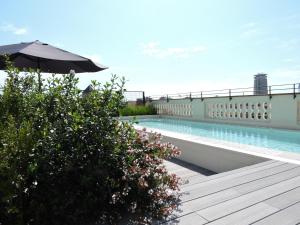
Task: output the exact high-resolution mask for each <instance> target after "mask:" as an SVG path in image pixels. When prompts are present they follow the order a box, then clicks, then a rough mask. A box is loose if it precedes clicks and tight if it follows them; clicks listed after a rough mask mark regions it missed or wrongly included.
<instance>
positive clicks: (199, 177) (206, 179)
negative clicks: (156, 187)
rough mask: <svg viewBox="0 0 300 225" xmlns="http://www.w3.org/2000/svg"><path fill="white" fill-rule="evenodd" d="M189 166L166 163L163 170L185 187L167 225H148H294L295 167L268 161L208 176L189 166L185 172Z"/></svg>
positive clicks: (298, 185) (299, 183) (299, 213)
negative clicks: (168, 170)
mask: <svg viewBox="0 0 300 225" xmlns="http://www.w3.org/2000/svg"><path fill="white" fill-rule="evenodd" d="M189 166H190V165H189V164H184V163H183V164H182V163H179V164H176V162H173V161H171V162H167V163H166V167H167V169H169V168H170V170H171V171H174V172H175V173H176V172H177V174H178V175H179V176H182V177H183V178H184V179H186V180H189V181H191V182H190V183H189V184H182V191H183V195H182V196H181V197H180V198H181V200H182V201H181V203H180V204H179V206H178V210H176V211H175V212H174V213H173V214H172V216H170V217H169V218H168V219H167V220H165V221H159V222H156V223H154V224H179V225H184V224H193V225H194V224H195V225H197V224H200V225H201V224H207V225H212V224H214V225H216V224H222V225H226V224H232V225H240V224H252V223H253V224H268V225H273V224H275V225H276V224H280V225H285V224H297V222H300V210H299V207H300V206H298V205H299V204H300V203H299V202H300V166H298V165H293V164H288V163H283V162H278V161H274V160H270V161H266V162H263V163H259V164H256V165H253V166H247V167H244V168H241V169H237V170H232V171H229V172H225V173H220V174H216V175H211V176H207V175H208V174H209V175H210V173H209V172H207V171H205V170H202V168H200V167H193V166H191V168H192V169H191V170H190V169H189ZM197 170H198V171H199V173H197V172H198V171H197ZM193 182H194V183H193ZM185 194H186V195H185ZM187 196H188V197H187ZM279 217H280V218H281V219H278V218H279ZM282 217H283V218H282ZM285 217H288V218H285Z"/></svg>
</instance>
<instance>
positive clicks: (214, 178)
mask: <svg viewBox="0 0 300 225" xmlns="http://www.w3.org/2000/svg"><path fill="white" fill-rule="evenodd" d="M284 164H287V163H283V162H274V163H268V164H266V165H262V166H256V167H251V168H249V169H248V170H243V171H239V172H236V173H233V172H232V171H231V173H228V174H226V175H224V174H223V176H220V174H217V175H212V176H209V177H208V178H206V179H204V178H203V179H202V180H201V181H200V183H199V184H204V183H206V184H209V183H214V182H223V181H225V180H229V179H234V178H237V177H242V176H245V175H248V174H253V173H257V172H259V171H263V170H266V169H268V168H273V167H277V166H281V165H284ZM221 174H222V173H221ZM192 179H193V178H191V181H192ZM196 184H198V182H197V183H195V182H194V183H193V184H190V185H189V184H187V185H185V186H183V188H185V187H187V186H191V187H194V185H196Z"/></svg>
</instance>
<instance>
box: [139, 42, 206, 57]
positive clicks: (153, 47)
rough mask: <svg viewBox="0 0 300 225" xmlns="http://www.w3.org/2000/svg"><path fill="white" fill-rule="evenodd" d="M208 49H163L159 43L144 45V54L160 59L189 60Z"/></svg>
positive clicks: (196, 47) (194, 47) (203, 47)
mask: <svg viewBox="0 0 300 225" xmlns="http://www.w3.org/2000/svg"><path fill="white" fill-rule="evenodd" d="M206 49H207V48H206V47H205V46H193V47H173V48H162V47H160V44H159V42H149V43H147V44H142V51H143V54H145V55H148V56H152V57H155V58H159V59H162V58H166V57H176V58H187V57H190V56H191V55H193V54H197V53H201V52H204V51H206Z"/></svg>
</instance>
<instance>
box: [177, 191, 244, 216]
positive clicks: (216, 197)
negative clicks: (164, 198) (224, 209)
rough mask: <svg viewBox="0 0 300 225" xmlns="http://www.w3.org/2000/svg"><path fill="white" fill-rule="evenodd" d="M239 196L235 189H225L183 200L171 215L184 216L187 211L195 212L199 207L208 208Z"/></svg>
mask: <svg viewBox="0 0 300 225" xmlns="http://www.w3.org/2000/svg"><path fill="white" fill-rule="evenodd" d="M239 196H241V194H240V193H238V192H237V191H235V190H232V189H227V190H225V191H222V192H217V193H214V194H211V195H208V196H205V197H203V198H197V199H195V200H192V201H188V202H184V203H182V204H180V205H179V206H178V209H177V210H176V211H175V212H174V213H173V217H174V218H175V217H180V216H184V215H186V214H189V213H193V212H196V211H198V210H200V209H204V208H208V207H210V206H213V205H217V204H219V203H222V202H224V201H227V200H230V199H233V198H236V197H239Z"/></svg>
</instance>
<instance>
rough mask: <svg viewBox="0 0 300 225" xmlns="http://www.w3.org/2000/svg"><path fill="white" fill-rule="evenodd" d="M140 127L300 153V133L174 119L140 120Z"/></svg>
mask: <svg viewBox="0 0 300 225" xmlns="http://www.w3.org/2000/svg"><path fill="white" fill-rule="evenodd" d="M138 125H140V126H143V127H146V128H155V129H160V130H165V131H172V132H177V133H183V134H189V135H195V136H201V137H206V138H214V139H218V140H224V141H229V142H235V143H239V144H247V145H253V146H256V147H264V148H270V149H275V150H281V151H288V152H297V153H300V131H292V130H282V129H271V128H257V127H246V126H237V125H225V124H215V123H203V122H194V121H187V120H174V119H164V118H163V119H161V118H160V119H140V120H139V123H138Z"/></svg>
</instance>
